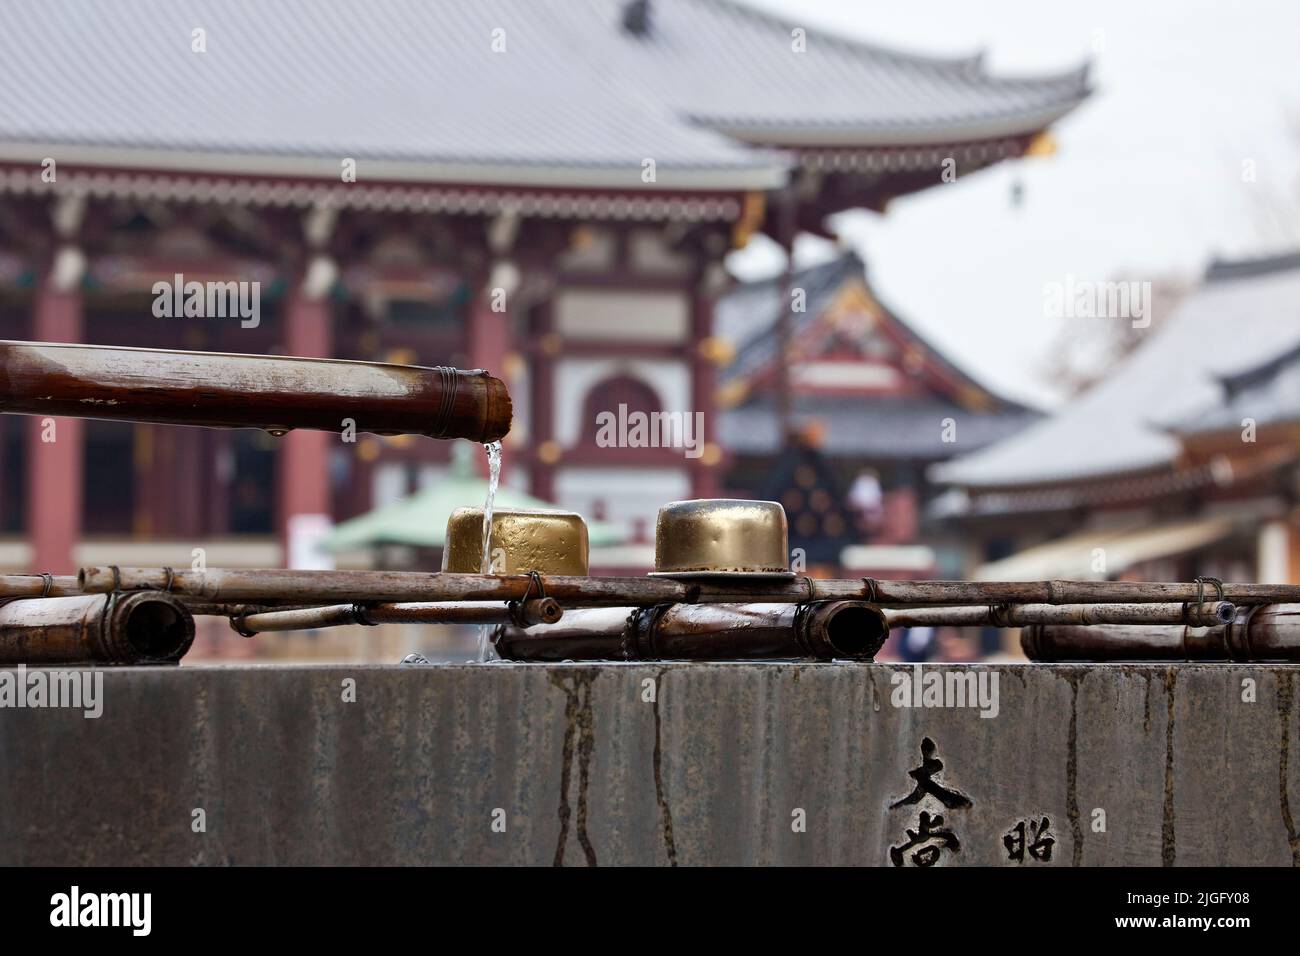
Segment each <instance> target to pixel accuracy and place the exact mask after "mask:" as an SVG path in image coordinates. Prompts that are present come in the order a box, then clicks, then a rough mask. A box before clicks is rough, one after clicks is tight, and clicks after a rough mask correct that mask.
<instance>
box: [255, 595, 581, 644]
mask: <svg viewBox="0 0 1300 956" xmlns="http://www.w3.org/2000/svg"><path fill="white" fill-rule="evenodd" d="M563 616H564V610H563V609H562V608H561V607H560V605H559V604H557V603H556V602H555V599H554V598H533V599H532V600H529V601H524V602H522V603H519V604H516V605H513V606H512V605H507V604H489V603H487V602H483V603H457V602H440V603H419V602H412V603H401V604H370V605H366V604H335V605H332V606H330V607H309V608H296V609H292V610H278V609H275V610H264V611H258V612H253V613H238V612H237V613H235V614H232V615H231V616H230V624H231V627H233V628H234V629H235V630H236V631H238V632H239V633H240V634H243V635H244V636H245V637H252V636H253V635H254V634H260V633H262V632H265V631H303V630H311V629H314V628H321V627H338V626H340V625H347V624H361V625H366V626H373V625H377V624H511V623H523V624H524V625H526V626H532V625H534V624H544V625H550V624H554V623H556V622H557V621H559V620H560V618H562V617H563Z"/></svg>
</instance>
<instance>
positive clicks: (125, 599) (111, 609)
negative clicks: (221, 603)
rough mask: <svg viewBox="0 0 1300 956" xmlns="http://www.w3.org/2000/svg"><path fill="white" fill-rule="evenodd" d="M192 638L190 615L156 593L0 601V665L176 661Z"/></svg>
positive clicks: (192, 622)
mask: <svg viewBox="0 0 1300 956" xmlns="http://www.w3.org/2000/svg"><path fill="white" fill-rule="evenodd" d="M193 642H194V618H193V616H192V615H191V614H190V612H189V611H188V610H186V609H185V606H184V605H183V604H181V603H180V602H179V601H177V600H176V599H175V598H173V597H171V596H170V595H167V594H160V593H157V592H139V593H136V594H122V595H107V594H86V595H80V596H76V597H52V598H22V599H18V600H14V601H7V602H5V603H4V604H0V663H4V664H174V663H177V662H178V661H179V660H180V659H181V658H182V657H183V656H184V655H185V652H186V651H188V650H189V649H190V645H191V644H192V643H193Z"/></svg>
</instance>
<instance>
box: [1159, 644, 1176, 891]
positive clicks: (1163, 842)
mask: <svg viewBox="0 0 1300 956" xmlns="http://www.w3.org/2000/svg"><path fill="white" fill-rule="evenodd" d="M1164 683H1165V805H1164V815H1163V818H1162V820H1161V824H1160V862H1161V865H1162V866H1173V865H1174V860H1175V858H1176V857H1177V848H1176V846H1175V840H1174V688H1175V686H1176V685H1177V683H1178V677H1177V675H1176V673H1175V671H1174V669H1173V668H1172V667H1168V668H1165V674H1164Z"/></svg>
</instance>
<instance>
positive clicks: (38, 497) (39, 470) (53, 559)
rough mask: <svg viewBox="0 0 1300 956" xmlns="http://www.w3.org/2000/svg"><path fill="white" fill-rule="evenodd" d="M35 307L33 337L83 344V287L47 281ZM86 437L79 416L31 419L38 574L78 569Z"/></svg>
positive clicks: (30, 485) (32, 531)
mask: <svg viewBox="0 0 1300 956" xmlns="http://www.w3.org/2000/svg"><path fill="white" fill-rule="evenodd" d="M33 305H34V309H33V314H32V338H33V339H35V340H36V341H39V342H80V341H82V301H81V290H80V289H79V288H72V289H59V288H56V287H55V286H54V284H53V283H52V281H51V280H50V279H48V278H47V279H46V280H45V281H44V283H43V284H42V287H41V289H40V291H38V292H37V294H36V297H35V301H34V303H33ZM84 436H85V429H84V427H83V422H82V421H81V419H79V418H47V417H44V416H36V415H33V416H30V417H29V418H28V427H27V533H28V537H29V539H30V541H31V545H32V570H33V571H48V572H51V573H53V574H67V573H69V572H71V571H73V570H75V564H74V562H73V554H72V552H73V548H74V547H75V546H76V544H77V540H78V538H80V536H81V507H82V500H81V499H82V467H83V461H84V452H85V449H84V447H83V443H84ZM51 439H52V440H51Z"/></svg>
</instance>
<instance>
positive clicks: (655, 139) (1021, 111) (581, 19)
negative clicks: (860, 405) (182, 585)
mask: <svg viewBox="0 0 1300 956" xmlns="http://www.w3.org/2000/svg"><path fill="white" fill-rule="evenodd" d="M626 6H627V4H626V0H475V2H473V3H465V2H461V0H367V2H366V3H363V4H357V3H344V2H338V0H329V2H321V0H279V2H276V3H257V2H252V0H224V2H214V0H122V2H115V3H102V2H96V0H64V2H59V3H22V4H11V5H9V6H8V8H7V9H6V22H7V26H6V28H5V29H4V30H3V31H0V90H3V91H4V94H3V96H0V161H4V160H8V161H11V162H24V163H25V162H33V161H35V162H39V161H40V160H41V159H43V158H44V157H46V156H52V157H54V158H56V159H58V160H60V161H66V162H71V163H88V164H95V165H107V166H123V167H130V168H132V169H186V170H201V171H212V172H225V173H241V172H242V173H254V174H283V175H290V176H313V177H315V176H321V177H327V178H337V177H338V175H339V170H340V161H341V159H342V158H344V157H350V158H354V159H356V160H357V161H358V177H359V178H366V177H369V178H372V179H390V180H420V181H439V182H481V183H497V182H509V183H528V184H536V185H583V186H592V187H597V186H612V187H622V186H629V187H636V188H641V189H645V188H647V185H648V184H646V183H644V182H643V181H642V164H643V161H644V160H646V159H653V160H654V161H655V163H656V167H657V169H656V181H655V183H654V184H653V185H651V186H649V188H661V189H674V188H677V189H767V188H774V187H776V186H779V185H780V184H782V183H784V182H785V181H786V177H787V176H788V168H789V164H790V159H789V157H788V155H785V154H782V153H780V152H777V151H774V150H770V149H761V148H755V145H758V146H772V145H787V146H789V145H794V146H801V147H802V146H845V145H847V146H861V147H870V146H873V145H898V144H902V145H923V144H945V143H954V142H966V141H972V140H992V139H996V138H998V137H1013V136H1019V135H1027V134H1032V133H1034V132H1035V131H1038V130H1041V129H1043V128H1044V127H1045V126H1047V125H1048V124H1049V123H1051V122H1052V121H1054V120H1055V119H1057V118H1058V117H1060V116H1062V115H1063V114H1064V113H1066V112H1068V111H1069V110H1070V109H1072V108H1073V107H1074V106H1076V105H1077V104H1078V103H1079V102H1080V100H1081V99H1082V98H1083V97H1084V96H1086V94H1087V78H1086V73H1085V71H1084V70H1072V71H1069V72H1065V73H1061V74H1057V75H1051V76H1042V77H1036V78H1018V79H1013V78H1000V77H993V76H990V75H988V74H987V73H986V72H985V70H984V68H983V65H982V62H981V59H980V58H979V57H958V58H947V59H945V58H933V57H924V56H916V55H911V54H906V53H901V52H897V51H893V50H889V49H886V48H883V47H878V46H874V45H870V44H865V43H861V42H858V41H853V40H848V39H844V38H841V37H837V36H832V35H829V34H823V33H818V32H817V31H808V33H807V39H806V43H807V48H806V52H802V53H796V52H794V51H793V50H792V39H791V31H792V30H794V29H796V28H797V25H794V24H789V23H785V22H783V21H780V20H777V19H774V18H772V17H769V16H767V15H765V14H762V13H759V12H757V11H755V10H751V9H749V8H747V7H745V6H742V5H740V4H739V3H735V2H730V0H652V2H651V3H650V4H649V6H648V8H647V9H648V15H647V18H646V21H645V22H646V26H645V28H644V29H643V30H640V31H638V30H635V29H632V28H629V26H627V25H626V24H625V22H624V20H625V15H626ZM195 28H201V29H203V30H204V31H206V34H205V40H206V52H201V53H200V52H193V51H192V49H191V31H193V30H194V29H195ZM495 30H501V31H504V32H503V33H501V34H497V35H496V38H497V39H498V45H499V43H500V42H504V44H505V49H504V51H503V52H494V51H493V41H494V31H495Z"/></svg>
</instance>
